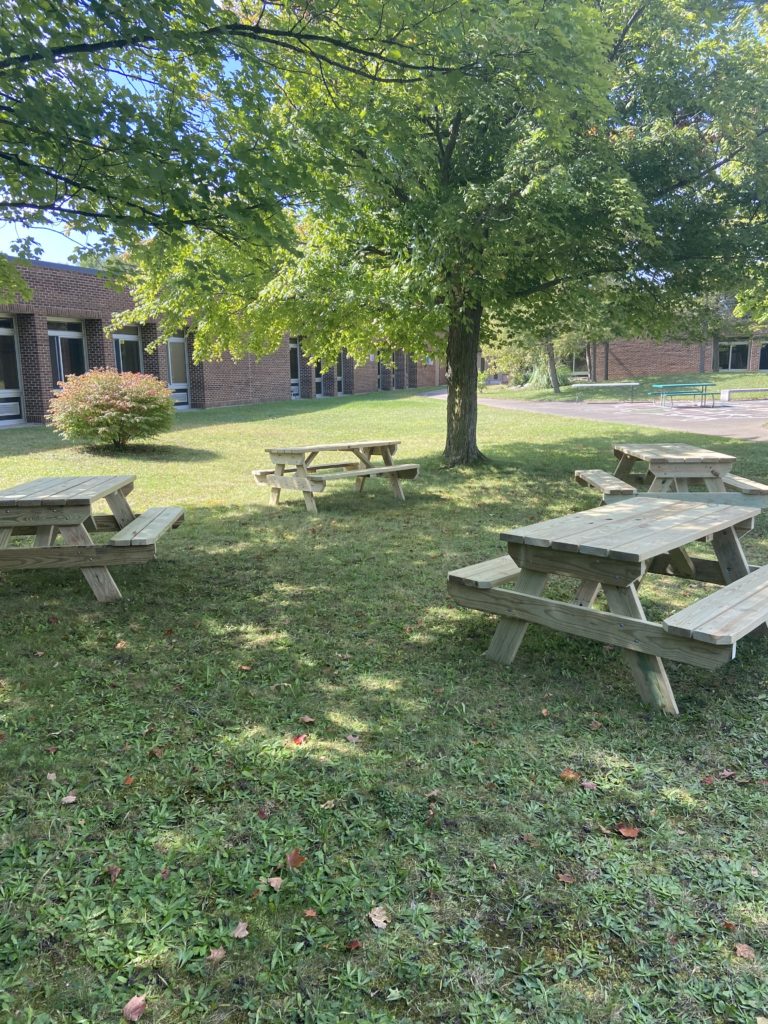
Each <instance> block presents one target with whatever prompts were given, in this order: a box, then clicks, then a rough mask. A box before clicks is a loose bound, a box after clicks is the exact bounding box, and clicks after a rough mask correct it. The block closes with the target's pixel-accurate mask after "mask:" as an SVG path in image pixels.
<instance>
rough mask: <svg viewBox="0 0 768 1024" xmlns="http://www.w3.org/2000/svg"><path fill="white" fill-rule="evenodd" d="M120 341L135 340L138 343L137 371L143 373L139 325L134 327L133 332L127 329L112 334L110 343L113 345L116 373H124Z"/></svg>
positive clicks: (142, 349)
mask: <svg viewBox="0 0 768 1024" xmlns="http://www.w3.org/2000/svg"><path fill="white" fill-rule="evenodd" d="M121 341H137V342H138V343H139V373H144V346H143V345H142V343H141V327H137V328H136V333H135V334H129V333H128V332H127V331H117V333H115V334H113V335H112V344H113V345H114V346H115V363H116V365H117V372H118V373H125V372H126V371H125V370H124V369H123V354H122V352H121V351H120V342H121ZM129 372H130V371H129Z"/></svg>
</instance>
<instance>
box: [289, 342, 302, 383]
mask: <svg viewBox="0 0 768 1024" xmlns="http://www.w3.org/2000/svg"><path fill="white" fill-rule="evenodd" d="M300 357H301V342H300V341H299V339H298V338H291V340H290V342H289V359H290V370H291V398H301V380H300V377H299V363H300V362H301V359H300Z"/></svg>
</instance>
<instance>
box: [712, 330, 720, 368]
mask: <svg viewBox="0 0 768 1024" xmlns="http://www.w3.org/2000/svg"><path fill="white" fill-rule="evenodd" d="M719 372H720V339H719V338H714V339H713V340H712V373H719Z"/></svg>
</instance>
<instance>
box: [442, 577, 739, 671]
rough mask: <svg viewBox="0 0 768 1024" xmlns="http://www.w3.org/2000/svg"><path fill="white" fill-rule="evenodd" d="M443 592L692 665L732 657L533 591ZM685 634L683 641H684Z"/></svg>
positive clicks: (452, 588)
mask: <svg viewBox="0 0 768 1024" xmlns="http://www.w3.org/2000/svg"><path fill="white" fill-rule="evenodd" d="M448 593H449V594H450V595H451V597H452V598H453V599H454V600H455V601H456V603H457V604H459V605H461V606H462V607H463V608H474V609H475V610H476V611H482V612H490V613H491V614H492V615H501V616H514V617H515V618H518V619H524V620H525V621H526V622H528V623H531V624H534V625H538V626H547V627H548V628H550V629H555V630H558V631H559V632H561V633H568V634H569V635H571V636H576V637H583V638H584V639H587V640H596V641H597V642H598V643H602V644H610V645H611V646H614V647H622V648H625V649H626V650H631V651H637V652H640V653H645V654H656V655H661V656H663V657H665V658H670V659H671V660H672V661H679V662H683V663H684V664H686V665H695V666H696V667H697V668H707V669H716V668H718V667H720V666H721V665H725V664H726V663H727V662H729V661H732V660H733V658H734V656H735V653H736V652H735V650H734V649H732V648H726V647H715V646H714V645H712V644H707V643H701V642H699V641H695V640H690V638H685V637H679V636H672V635H671V634H670V633H669V632H668V631H667V630H666V629H665V628H664V627H663V626H662V625H661V624H659V623H656V622H648V621H647V620H645V619H636V618H634V617H631V616H626V615H623V614H617V613H615V612H602V611H597V610H596V609H594V608H582V607H578V606H577V605H572V604H567V603H566V602H564V601H553V600H552V599H550V598H546V597H540V596H538V595H530V594H520V593H518V591H517V590H501V589H499V588H494V589H491V590H479V589H477V588H472V587H465V586H464V585H463V584H461V583H449V585H448ZM686 639H688V641H689V642H687V643H686V642H685V641H686ZM670 641H671V642H670Z"/></svg>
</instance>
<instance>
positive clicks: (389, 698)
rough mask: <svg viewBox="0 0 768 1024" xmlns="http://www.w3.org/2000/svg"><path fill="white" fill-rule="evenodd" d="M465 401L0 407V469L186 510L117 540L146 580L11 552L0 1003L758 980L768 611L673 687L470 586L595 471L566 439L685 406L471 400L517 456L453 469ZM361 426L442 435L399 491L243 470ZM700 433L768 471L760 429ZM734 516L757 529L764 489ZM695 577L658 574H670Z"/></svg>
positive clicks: (753, 1006)
mask: <svg viewBox="0 0 768 1024" xmlns="http://www.w3.org/2000/svg"><path fill="white" fill-rule="evenodd" d="M444 415H445V408H444V405H443V404H442V403H441V402H438V401H435V400H433V399H429V398H424V397H404V396H386V395H373V396H370V397H365V398H360V399H339V400H336V401H334V402H313V403H283V404H278V405H269V406H260V407H251V408H243V409H236V410H222V411H207V412H193V413H188V414H186V415H184V416H180V417H179V418H178V421H177V427H176V429H175V431H174V433H172V434H170V435H167V436H166V437H164V438H163V440H162V444H160V445H158V446H155V447H149V446H147V447H146V448H137V449H134V451H132V452H129V453H127V454H123V455H116V456H108V455H93V454H87V453H84V452H83V451H81V450H78V449H76V448H73V447H70V446H67V445H65V444H64V443H62V442H60V441H58V440H57V439H56V438H55V437H54V436H53V435H52V434H51V433H50V432H49V431H47V430H44V429H40V428H25V429H19V430H8V431H4V432H2V433H0V486H2V487H5V486H8V485H10V484H11V483H15V482H20V481H22V480H25V479H30V478H32V477H35V476H41V475H57V476H61V475H68V474H72V475H82V474H88V473H129V472H130V473H135V474H136V476H137V483H136V490H135V493H134V495H133V496H132V499H131V500H132V502H133V505H134V508H136V509H143V508H146V507H148V506H149V505H151V504H180V505H183V506H184V507H185V508H186V513H187V518H186V522H185V523H184V524H183V526H182V527H181V528H180V529H179V530H177V531H174V532H173V533H172V534H170V535H168V536H166V537H165V538H164V539H163V542H161V544H160V546H159V547H160V551H159V558H158V560H157V562H155V563H151V564H150V565H148V566H146V567H136V568H123V569H121V568H117V569H116V570H115V573H114V574H115V577H116V579H117V582H118V585H119V586H120V588H121V589H122V591H123V594H124V601H123V602H122V603H120V604H116V605H107V606H100V605H98V604H97V603H96V602H95V601H94V600H93V597H92V595H91V592H90V590H89V589H88V588H87V586H86V585H85V583H84V581H83V580H82V578H81V577H80V576H79V575H78V574H77V573H67V572H61V573H57V574H54V573H44V572H40V573H31V572H26V573H15V574H11V573H8V574H6V575H4V576H0V622H2V629H3V643H2V650H3V657H2V662H1V663H0V700H1V704H0V772H1V773H2V781H3V785H4V795H3V799H2V803H1V804H0V814H1V815H2V835H1V836H0V970H1V971H2V976H0V1016H1V1017H2V1019H3V1020H7V1021H9V1022H13V1024H51V1022H55V1024H103V1022H106V1021H117V1020H119V1019H120V1011H121V1008H122V1006H123V1004H125V1003H126V1002H127V1000H128V999H129V998H130V997H132V996H134V995H146V996H147V998H148V1008H147V1011H146V1013H145V1015H144V1017H143V1018H142V1019H143V1021H145V1022H147V1021H149V1022H151V1024H159V1022H163V1024H180V1022H182V1021H189V1022H194V1024H257V1022H258V1024H273V1022H285V1024H337V1022H339V1021H349V1022H351V1024H358V1022H371V1024H405V1022H412V1021H416V1022H421V1021H425V1022H426V1021H430V1022H444V1024H510V1022H516V1021H520V1020H525V1021H532V1022H541V1024H544V1022H546V1024H581V1022H583V1024H593V1022H594V1024H597V1022H601V1024H602V1022H606V1021H611V1020H621V1021H622V1022H625V1024H656V1022H659V1021H674V1022H675V1024H703V1022H712V1024H714V1022H724V1021H727V1022H738V1024H758V1022H759V1021H760V1018H761V1017H762V1018H765V1017H768V995H767V994H766V993H768V897H767V896H766V892H767V891H768V886H767V885H766V883H767V882H768V859H767V858H766V851H767V850H768V830H767V829H766V824H765V823H766V811H768V785H766V780H768V690H767V689H766V686H765V682H766V678H767V677H768V641H766V640H765V639H758V640H747V641H745V642H742V643H741V644H740V645H739V657H738V660H737V661H736V662H734V663H732V664H731V665H729V666H728V667H727V668H726V669H725V670H724V671H722V672H721V673H719V674H718V675H710V674H708V673H706V672H704V671H703V670H699V669H694V668H689V667H685V666H678V665H676V664H672V663H670V665H669V670H670V677H671V679H672V684H673V687H674V690H675V693H676V695H677V698H678V702H679V703H680V706H681V716H680V718H679V719H675V720H671V719H666V718H663V717H661V716H659V715H657V714H653V713H651V712H649V711H648V710H647V709H646V708H645V707H644V706H643V705H641V704H640V703H639V701H638V700H637V698H636V695H635V692H634V690H633V688H632V685H631V682H630V679H629V675H628V672H627V671H626V670H625V667H624V665H623V663H622V661H621V658H620V656H619V653H618V652H617V651H616V650H609V649H605V648H603V647H601V646H599V645H597V644H594V643H588V642H580V641H578V640H577V639H573V638H567V637H564V636H562V635H556V634H554V633H551V632H548V631H546V630H544V629H540V628H536V627H532V628H531V629H530V630H529V633H528V636H527V638H526V641H525V643H524V645H523V647H522V649H521V653H520V655H519V657H518V659H517V661H516V662H515V664H514V665H513V666H512V667H511V668H504V667H501V666H498V665H495V664H492V663H489V662H487V661H486V660H484V659H483V658H482V653H483V651H484V649H485V647H486V645H487V642H488V640H489V638H490V636H491V632H492V628H493V627H492V623H491V621H490V619H489V618H488V617H486V616H484V615H482V614H480V613H474V612H469V611H465V610H461V609H458V608H457V607H455V606H451V604H450V603H449V601H448V600H447V598H446V594H445V576H446V573H447V571H448V570H449V569H451V568H454V567H457V566H461V565H464V564H467V563H469V562H473V561H478V560H480V559H481V558H485V557H491V556H493V555H494V554H497V553H500V551H501V545H500V542H499V540H498V533H499V531H500V530H501V529H502V528H504V527H506V526H511V525H514V524H520V523H524V522H531V521H536V520H538V519H542V518H547V517H551V516H554V515H557V514H562V513H565V512H567V511H573V510H576V509H579V508H586V507H588V506H590V505H592V504H594V503H595V500H596V499H595V497H594V495H592V494H588V493H586V492H585V491H584V490H582V489H580V488H578V487H576V486H575V485H574V483H573V482H572V473H573V470H574V469H575V468H577V467H587V466H597V467H602V468H606V469H610V468H612V458H611V442H612V441H613V440H620V439H629V438H641V437H642V438H648V439H651V438H656V439H659V440H660V439H667V440H669V439H670V435H669V434H663V435H662V434H660V433H658V432H654V431H650V430H645V431H643V430H640V429H638V428H633V427H622V428H613V427H611V428H609V427H608V426H607V425H606V424H600V423H589V422H582V421H579V422H575V421H573V420H566V419H560V418H557V417H551V416H546V417H545V416H539V417H537V416H536V415H535V413H533V412H532V413H531V414H528V413H525V414H523V413H519V414H518V413H510V412H505V411H501V410H497V409H492V408H485V407H483V408H481V410H480V438H481V444H482V447H483V449H484V451H485V452H486V454H487V455H488V456H490V458H491V460H492V461H491V462H490V463H489V464H488V465H487V466H483V467H482V468H479V469H475V470H471V471H470V470H459V471H445V470H442V469H441V468H440V451H441V448H442V440H443V426H444V424H443V418H444ZM362 435H366V436H367V437H373V436H396V437H399V438H401V439H402V441H403V444H402V447H401V450H400V453H399V457H400V458H401V459H402V460H403V461H409V462H410V461H418V462H420V463H421V465H422V475H421V477H420V478H419V479H418V480H416V481H409V482H406V484H405V488H406V496H407V501H406V503H405V504H404V505H397V504H395V503H394V501H393V500H392V496H391V492H390V490H389V487H388V486H387V485H386V484H385V483H382V482H380V481H370V482H369V483H368V484H367V485H366V489H365V492H364V493H363V495H362V496H359V495H357V494H355V493H354V491H353V490H352V489H351V488H349V490H347V489H345V486H344V485H329V487H328V489H327V490H326V492H325V493H324V494H322V495H320V496H319V498H318V507H319V510H320V514H319V516H318V517H317V518H311V517H309V516H308V515H307V514H306V513H305V511H304V506H303V502H302V500H301V498H300V496H293V495H290V494H288V495H285V496H284V501H283V503H282V504H281V506H280V507H278V508H270V507H269V506H268V504H267V499H268V494H269V492H268V489H267V488H263V487H261V488H260V487H256V486H255V485H254V483H253V481H252V480H251V478H250V470H251V469H252V468H255V467H258V466H261V465H263V460H264V456H263V448H264V446H265V445H268V444H275V443H288V444H290V443H294V444H298V443H302V442H308V441H314V440H317V441H319V440H327V441H331V440H335V439H339V440H343V439H349V438H351V437H353V436H355V437H361V436H362ZM674 439H676V440H694V443H698V444H702V443H703V444H709V445H710V446H711V447H715V448H717V449H720V450H724V451H731V452H733V453H735V454H737V455H738V463H737V467H736V468H737V471H738V472H739V473H741V474H743V475H745V476H751V477H756V478H758V479H768V458H766V454H765V451H764V447H763V446H757V445H750V444H747V443H741V442H733V441H728V440H723V439H722V438H711V439H706V438H704V439H702V438H701V437H700V436H699V437H696V438H695V439H692V438H690V437H685V436H680V437H675V438H674ZM763 518H765V517H763ZM745 546H746V549H747V552H748V554H749V555H750V556H751V559H752V560H753V561H757V562H761V563H763V562H765V561H766V560H768V544H767V543H766V533H765V526H764V524H761V525H760V526H759V528H758V529H757V530H756V531H755V532H754V533H753V534H751V535H749V536H748V537H747V538H746V544H745ZM695 586H696V585H691V584H680V583H679V582H673V581H668V580H667V581H657V582H646V583H645V584H644V585H643V587H644V589H643V594H644V601H645V603H646V608H647V610H649V611H650V612H651V613H655V614H662V613H668V612H669V611H670V610H672V609H673V608H674V607H676V606H678V605H679V604H681V603H683V601H684V600H685V598H686V596H689V595H686V591H687V589H688V588H689V587H695ZM308 719H311V721H309V720H308ZM566 769H569V770H570V772H571V773H578V776H579V778H578V779H574V778H573V777H572V776H571V780H570V781H568V779H569V773H568V772H566V775H565V777H562V773H563V772H564V771H565V770H566ZM583 782H587V783H590V784H592V783H593V784H594V786H593V787H592V786H587V787H585V786H583V785H582V783H583ZM71 793H74V794H75V797H76V800H75V802H70V803H62V800H63V799H64V798H65V797H66V796H67V795H68V794H71ZM624 824H626V825H629V826H630V827H632V828H637V829H639V832H638V834H637V837H636V838H634V839H625V838H622V836H621V835H620V834H619V833H618V832H617V826H619V825H624ZM292 851H298V856H297V855H296V854H294V856H293V857H292V858H291V859H292V861H293V864H294V867H293V869H291V868H290V867H289V866H288V864H287V861H286V858H287V856H288V855H289V854H291V852H292ZM301 858H304V859H303V861H302V859H301ZM277 878H279V879H281V881H280V882H279V883H277V882H275V881H274V880H275V879H277ZM270 880H272V881H271V882H270ZM375 907H383V908H385V911H386V913H387V915H388V917H389V918H390V921H389V924H388V926H387V927H386V928H385V929H377V928H375V927H374V926H373V924H372V923H371V921H370V920H369V918H368V914H369V912H370V911H371V910H372V909H373V908H375ZM242 923H245V926H246V929H243V927H242ZM239 925H240V927H239V928H238V926H239ZM245 930H247V935H244V937H241V938H237V937H234V936H233V932H235V931H237V933H238V934H239V935H243V933H244V931H245ZM212 950H219V951H223V957H222V953H221V952H218V953H216V954H215V955H214V956H213V958H211V951H212Z"/></svg>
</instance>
